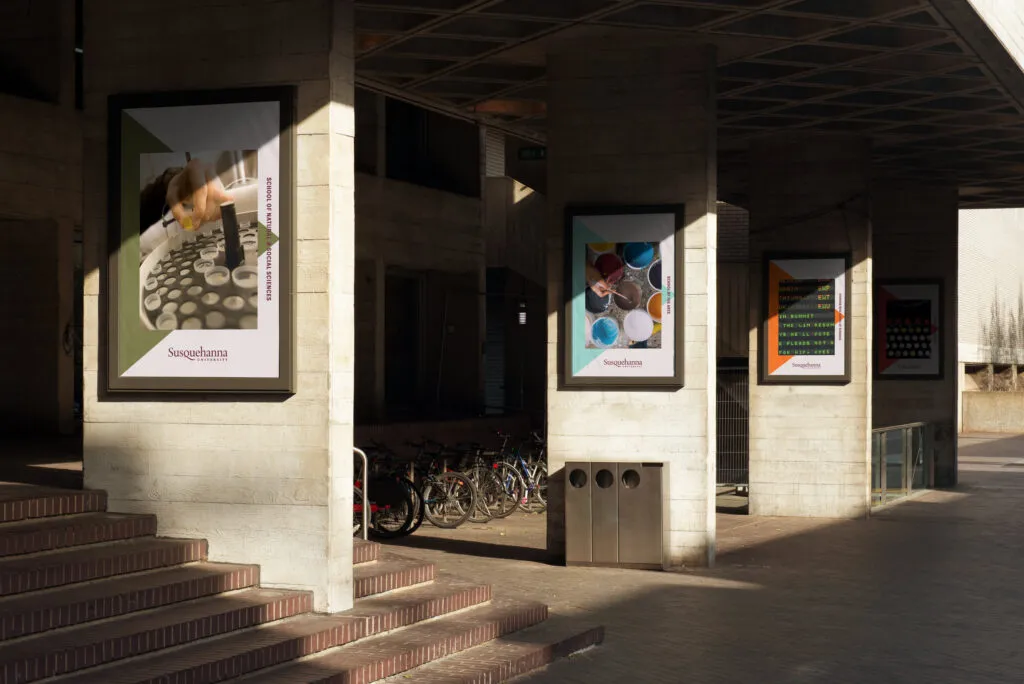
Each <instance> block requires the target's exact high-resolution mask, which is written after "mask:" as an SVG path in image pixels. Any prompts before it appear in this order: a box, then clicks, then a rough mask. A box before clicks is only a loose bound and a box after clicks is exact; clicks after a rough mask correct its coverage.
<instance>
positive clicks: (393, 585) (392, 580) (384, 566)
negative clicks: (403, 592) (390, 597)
mask: <svg viewBox="0 0 1024 684" xmlns="http://www.w3.org/2000/svg"><path fill="white" fill-rule="evenodd" d="M435 573H436V567H435V566H434V564H433V563H428V562H426V561H419V560H413V559H410V558H403V557H401V556H394V555H392V554H390V553H382V554H381V555H380V560H378V561H375V562H372V563H360V564H358V565H356V566H355V567H354V568H353V569H352V585H353V592H354V596H355V597H356V598H357V599H358V598H364V597H366V596H373V595H374V594H383V593H384V592H385V591H393V590H395V589H402V588H404V587H411V586H413V585H416V584H422V583H423V582H429V581H431V580H432V579H434V575H435Z"/></svg>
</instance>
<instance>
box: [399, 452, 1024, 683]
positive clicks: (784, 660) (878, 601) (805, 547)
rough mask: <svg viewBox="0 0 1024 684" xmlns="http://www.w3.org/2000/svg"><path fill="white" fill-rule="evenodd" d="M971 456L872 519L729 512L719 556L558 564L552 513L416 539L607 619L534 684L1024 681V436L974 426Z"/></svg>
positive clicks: (557, 608)
mask: <svg viewBox="0 0 1024 684" xmlns="http://www.w3.org/2000/svg"><path fill="white" fill-rule="evenodd" d="M1018 460H1019V461H1021V462H1022V465H1020V466H1017V465H1013V462H1014V461H1018ZM960 462H961V467H960V478H961V485H960V486H959V487H958V488H957V490H956V491H946V492H932V493H928V494H925V495H924V496H921V497H919V498H916V499H914V500H911V501H907V502H905V503H903V504H901V505H898V506H895V507H892V508H890V509H888V510H886V511H884V512H880V513H878V514H876V515H875V516H873V517H872V518H871V519H870V520H866V521H853V522H835V521H822V520H804V519H772V518H762V519H756V518H747V517H744V516H735V515H720V516H719V554H718V566H717V567H716V568H715V569H713V570H696V571H692V572H683V573H653V572H638V571H625V570H609V569H581V568H563V567H554V566H551V565H547V564H545V563H543V562H542V552H541V547H542V545H543V525H544V523H543V518H542V517H540V516H534V517H529V518H528V517H524V516H520V517H518V518H516V519H511V520H509V521H507V522H505V523H501V524H489V525H487V526H484V527H476V528H473V527H464V528H462V529H460V530H457V531H454V532H444V533H442V532H440V531H437V530H433V529H431V530H428V529H427V528H426V526H425V527H424V528H423V529H422V530H421V531H420V532H418V533H417V534H416V535H414V536H413V537H412V538H410V539H409V540H408V544H407V545H405V546H404V548H403V549H402V551H401V553H403V554H406V555H414V556H419V557H424V558H429V559H430V560H433V561H435V562H437V563H438V564H439V566H440V568H441V569H442V571H447V572H453V573H456V574H459V575H462V576H466V577H477V578H479V579H481V580H487V581H489V582H491V583H492V584H494V586H495V590H496V593H497V594H499V595H518V596H528V597H533V598H538V599H541V600H544V601H546V602H547V603H548V604H549V605H550V606H551V609H552V612H553V617H552V619H553V620H557V621H561V622H564V623H565V624H566V625H567V626H572V625H579V626H581V627H582V626H589V625H591V624H595V623H596V624H604V625H605V626H606V629H607V632H606V633H607V636H606V641H605V645H604V646H602V647H600V648H598V649H594V650H592V651H589V652H587V653H584V654H581V655H579V656H577V657H575V658H573V659H571V660H568V661H563V662H560V663H556V664H555V665H552V666H550V667H549V668H547V669H546V670H543V671H541V672H539V673H535V674H533V675H529V676H527V677H525V678H524V679H523V680H522V681H523V682H524V683H528V684H538V683H542V682H543V683H545V684H547V683H552V684H553V683H558V684H605V683H607V684H612V683H616V684H618V683H620V682H627V683H629V684H644V683H647V682H652V683H654V682H666V683H675V682H687V683H691V682H692V683H696V684H702V683H704V682H711V683H715V682H727V683H730V684H732V683H740V682H742V683H747V682H751V683H756V684H775V683H787V684H788V683H793V684H797V683H800V684H803V683H810V682H814V683H818V682H820V683H822V684H826V683H827V684H846V683H849V684H862V683H867V682H870V683H879V684H897V683H904V682H905V683H907V684H924V683H928V684H932V683H940V682H941V683H947V682H948V683H954V682H955V683H957V684H961V683H962V684H987V683H993V684H994V683H997V682H998V683H999V684H1006V683H1011V682H1012V683H1019V682H1024V641H1022V635H1024V437H1014V438H1006V437H1000V436H993V435H976V436H972V437H969V438H964V439H963V440H961V458H960Z"/></svg>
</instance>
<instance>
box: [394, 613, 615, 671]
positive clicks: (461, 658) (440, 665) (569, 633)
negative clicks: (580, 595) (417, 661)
mask: <svg viewBox="0 0 1024 684" xmlns="http://www.w3.org/2000/svg"><path fill="white" fill-rule="evenodd" d="M603 641H604V627H591V628H589V629H586V630H583V631H579V630H578V629H568V628H567V627H566V626H564V625H559V624H552V622H550V621H549V622H544V623H542V624H540V625H537V626H536V627H531V628H529V629H525V630H523V631H521V632H516V633H515V634H513V635H511V636H510V637H503V638H499V639H495V640H494V641H489V642H487V643H486V644H483V645H480V646H474V647H473V648H470V649H467V650H465V651H462V652H461V653H456V654H455V655H452V656H449V657H447V658H443V659H441V660H436V661H434V662H432V663H427V664H426V665H424V666H422V667H420V668H417V670H416V671H415V672H413V673H411V674H405V675H396V676H394V677H389V678H388V679H386V680H384V682H382V684H400V682H410V681H415V682H416V684H498V683H499V682H505V681H508V680H510V679H512V678H513V677H518V676H519V675H522V674H526V673H527V672H531V671H533V670H536V669H538V668H541V667H544V666H545V665H550V664H551V663H553V662H554V661H556V660H560V659H562V658H568V657H569V656H571V655H573V654H574V653H579V652H580V651H583V650H585V649H588V648H590V647H592V646H597V645H599V644H601V643H602V642H603Z"/></svg>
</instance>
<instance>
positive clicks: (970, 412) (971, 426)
mask: <svg viewBox="0 0 1024 684" xmlns="http://www.w3.org/2000/svg"><path fill="white" fill-rule="evenodd" d="M963 406H964V408H963V411H964V413H963V416H964V426H963V431H964V432H998V433H1011V434H1020V433H1022V432H1024V392H964V393H963Z"/></svg>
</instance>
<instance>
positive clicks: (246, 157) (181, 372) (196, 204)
mask: <svg viewBox="0 0 1024 684" xmlns="http://www.w3.org/2000/svg"><path fill="white" fill-rule="evenodd" d="M293 108H294V94H293V89H288V88H283V89H260V90H255V91H252V90H250V91H241V92H236V93H231V92H228V93H193V94H156V95H132V96H121V97H118V96H115V97H113V98H112V103H111V110H110V111H111V117H112V121H111V128H112V130H117V131H118V133H119V136H118V137H117V139H116V140H115V141H114V144H115V147H116V148H117V149H118V150H119V151H120V154H119V155H118V156H117V158H116V160H115V159H114V158H113V157H112V163H113V162H114V161H116V163H117V168H116V169H114V168H112V169H111V173H112V175H115V176H119V177H120V184H119V186H120V197H119V198H118V201H117V203H116V205H114V206H112V207H111V211H112V213H113V212H115V211H116V213H117V219H118V220H117V222H116V229H115V228H113V227H112V238H113V239H114V240H116V242H117V244H118V245H119V248H118V250H117V255H116V258H114V259H112V267H111V270H110V273H111V279H110V283H111V286H110V288H109V290H110V293H109V306H108V311H110V314H111V315H110V322H111V325H110V336H111V344H110V345H109V347H110V364H109V366H110V372H109V374H108V383H109V385H110V388H111V389H112V390H114V391H117V390H119V389H125V390H132V389H139V390H161V389H166V390H170V391H189V390H195V391H218V390H221V391H242V392H245V391H288V390H289V388H290V386H291V384H292V379H291V376H292V375H293V373H292V366H293V364H292V361H291V354H292V349H291V337H292V335H291V330H292V327H293V324H292V319H291V307H290V296H289V294H290V293H289V292H286V291H285V290H286V289H288V288H290V282H291V281H290V273H291V268H292V263H291V259H292V249H291V243H292V241H293V239H294V236H293V235H292V234H291V233H290V228H291V225H292V217H291V207H292V204H291V195H292V187H291V185H292V182H293V179H292V173H291V158H292V150H293V148H294V146H293V141H292V136H293V132H292V119H293Z"/></svg>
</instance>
